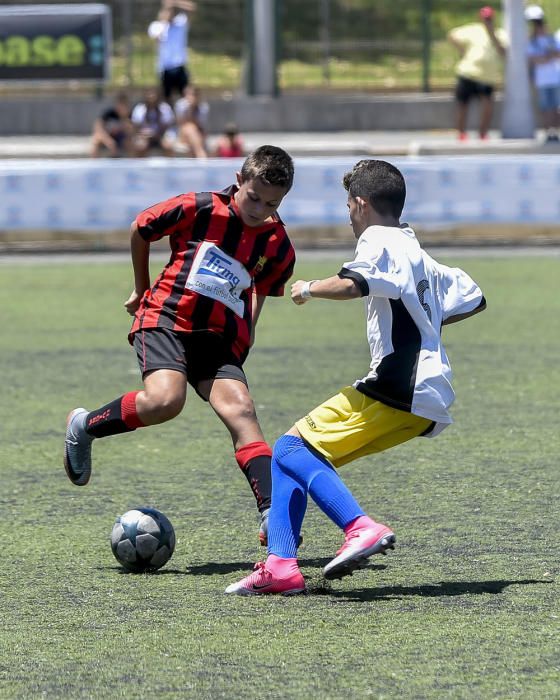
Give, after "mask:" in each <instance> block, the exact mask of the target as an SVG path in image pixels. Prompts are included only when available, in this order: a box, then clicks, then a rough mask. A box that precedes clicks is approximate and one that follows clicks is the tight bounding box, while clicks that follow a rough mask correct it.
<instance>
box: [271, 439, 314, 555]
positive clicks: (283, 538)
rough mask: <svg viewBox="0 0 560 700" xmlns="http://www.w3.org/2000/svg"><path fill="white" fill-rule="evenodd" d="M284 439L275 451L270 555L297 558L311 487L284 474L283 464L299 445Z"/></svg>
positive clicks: (278, 441) (276, 446)
mask: <svg viewBox="0 0 560 700" xmlns="http://www.w3.org/2000/svg"><path fill="white" fill-rule="evenodd" d="M292 440H293V436H292V435H283V436H282V437H281V438H280V439H279V440H277V442H276V444H275V445H274V448H273V450H272V505H271V508H270V515H269V516H268V553H269V554H275V555H276V556H277V557H282V558H283V559H292V558H296V557H297V548H298V544H299V535H300V532H301V524H302V522H303V518H304V516H305V511H306V509H307V486H306V485H305V484H304V483H301V482H300V481H298V480H296V479H294V478H293V477H292V476H290V475H289V474H288V473H286V472H285V471H284V469H283V468H282V465H281V460H282V459H284V458H285V457H286V455H288V454H289V453H290V451H291V450H292V449H294V448H296V449H297V445H292Z"/></svg>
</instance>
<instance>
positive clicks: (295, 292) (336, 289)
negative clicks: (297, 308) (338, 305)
mask: <svg viewBox="0 0 560 700" xmlns="http://www.w3.org/2000/svg"><path fill="white" fill-rule="evenodd" d="M361 296H363V295H362V291H361V289H360V287H359V286H358V284H357V282H355V281H354V280H353V279H350V278H347V277H339V276H338V275H334V276H333V277H327V278H326V279H324V280H311V282H305V281H304V280H298V281H297V282H294V283H293V284H292V301H293V302H294V304H298V305H300V304H305V302H306V301H309V299H311V298H312V297H316V298H318V299H333V300H338V301H344V300H346V299H358V298H359V297H361Z"/></svg>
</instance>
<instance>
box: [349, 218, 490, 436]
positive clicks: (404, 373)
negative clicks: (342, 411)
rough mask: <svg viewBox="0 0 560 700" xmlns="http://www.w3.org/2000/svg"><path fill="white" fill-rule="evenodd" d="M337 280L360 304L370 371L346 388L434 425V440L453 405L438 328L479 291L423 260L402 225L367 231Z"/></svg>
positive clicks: (472, 303) (459, 273) (452, 271)
mask: <svg viewBox="0 0 560 700" xmlns="http://www.w3.org/2000/svg"><path fill="white" fill-rule="evenodd" d="M339 275H340V276H341V277H349V278H351V279H354V280H355V281H356V282H357V283H358V284H359V285H360V288H361V289H362V292H363V293H364V296H365V297H366V299H365V305H366V323H367V336H368V342H369V347H370V352H371V364H370V370H369V372H368V374H367V375H366V376H365V377H364V378H363V379H360V380H358V381H356V382H355V383H354V387H355V388H356V389H358V391H361V392H362V393H364V394H366V395H367V396H371V397H372V398H374V399H377V400H379V401H381V402H382V403H385V404H387V405H389V406H392V407H393V408H398V409H400V410H402V411H408V412H410V413H413V414H415V415H417V416H422V417H424V418H428V419H429V420H432V421H434V422H435V423H436V425H435V426H434V428H433V429H432V431H431V432H430V433H429V435H430V436H435V435H437V434H438V433H439V432H441V430H443V428H445V427H446V425H448V424H449V423H452V419H451V416H450V415H449V410H448V409H449V407H450V406H451V404H452V403H453V401H454V399H455V393H454V391H453V387H452V386H451V367H450V365H449V360H448V358H447V354H446V352H445V348H444V347H443V344H442V342H441V326H442V323H443V321H445V320H446V319H448V318H449V317H450V316H455V315H457V314H462V313H466V312H469V311H473V310H474V309H476V308H477V307H478V306H479V305H480V303H481V301H482V299H483V296H482V292H481V290H480V289H479V287H478V286H477V284H476V283H475V282H474V281H473V280H472V279H471V278H470V277H469V276H468V275H467V274H466V273H465V272H463V270H461V269H459V268H451V267H447V266H445V265H441V264H440V263H438V262H436V261H435V260H434V259H433V258H431V257H430V256H429V255H428V254H427V253H426V252H425V251H424V250H422V248H421V247H420V244H419V243H418V241H417V239H416V236H415V234H414V231H413V230H412V229H411V228H409V227H407V226H406V225H405V227H403V228H396V227H389V226H370V227H369V228H367V229H366V230H365V231H364V232H363V233H362V235H361V236H360V238H359V240H358V244H357V246H356V255H355V258H354V260H352V261H351V262H347V263H344V265H343V267H342V270H341V271H340V272H339Z"/></svg>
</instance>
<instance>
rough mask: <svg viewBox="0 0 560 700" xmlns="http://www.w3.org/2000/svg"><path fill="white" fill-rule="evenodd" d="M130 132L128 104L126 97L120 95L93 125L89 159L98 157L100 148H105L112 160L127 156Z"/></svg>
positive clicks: (131, 128) (131, 129) (130, 123)
mask: <svg viewBox="0 0 560 700" xmlns="http://www.w3.org/2000/svg"><path fill="white" fill-rule="evenodd" d="M132 131H133V127H132V122H131V121H130V103H129V101H128V97H127V95H125V94H124V93H120V94H118V95H117V97H116V98H115V103H114V105H113V106H111V107H107V109H105V110H103V112H101V114H100V115H99V117H98V118H97V119H96V120H95V122H94V124H93V132H92V135H91V152H90V154H91V157H92V158H97V157H99V156H100V155H101V149H102V148H106V149H107V151H109V155H110V156H113V157H114V158H115V157H117V156H123V155H128V154H129V151H130V145H131V137H132Z"/></svg>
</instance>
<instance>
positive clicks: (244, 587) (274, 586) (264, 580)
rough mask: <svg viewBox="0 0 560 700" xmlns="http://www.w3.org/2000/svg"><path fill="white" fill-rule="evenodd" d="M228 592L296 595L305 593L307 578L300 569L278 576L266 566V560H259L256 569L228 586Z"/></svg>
mask: <svg viewBox="0 0 560 700" xmlns="http://www.w3.org/2000/svg"><path fill="white" fill-rule="evenodd" d="M226 593H235V594H236V595H265V594H268V593H280V594H281V595H296V594H297V593H305V580H304V578H303V576H302V575H301V572H300V571H299V569H298V570H297V571H296V572H295V573H293V574H291V575H290V576H288V578H278V577H276V576H275V575H274V574H273V573H272V572H271V571H269V570H268V569H267V568H266V562H264V561H259V562H257V563H256V564H255V570H254V571H253V573H252V574H249V576H246V577H245V578H244V579H241V581H238V582H237V583H232V584H231V585H230V586H228V587H227V588H226Z"/></svg>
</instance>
